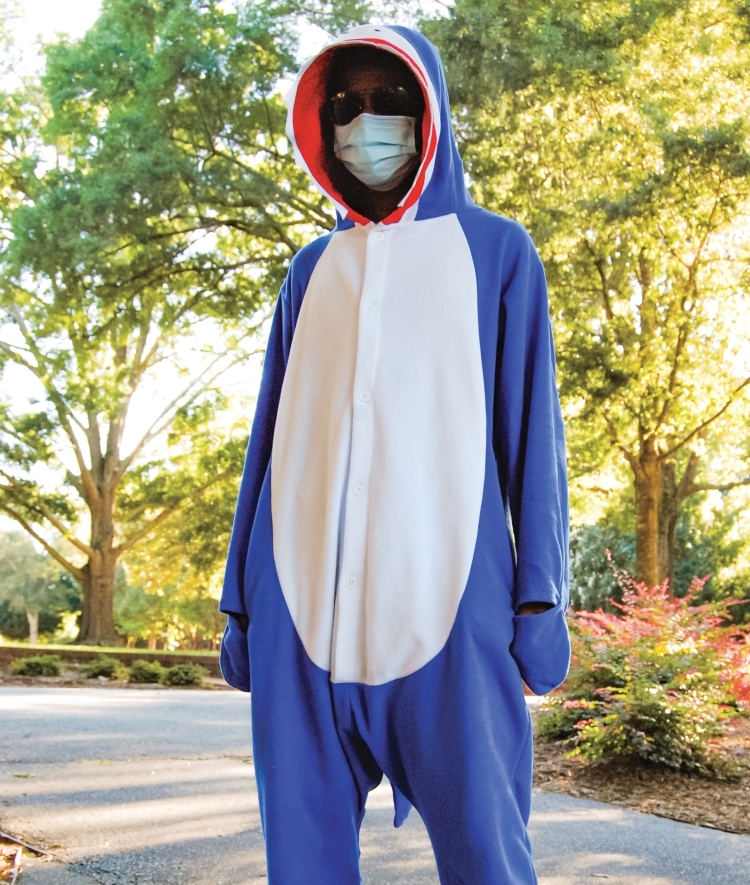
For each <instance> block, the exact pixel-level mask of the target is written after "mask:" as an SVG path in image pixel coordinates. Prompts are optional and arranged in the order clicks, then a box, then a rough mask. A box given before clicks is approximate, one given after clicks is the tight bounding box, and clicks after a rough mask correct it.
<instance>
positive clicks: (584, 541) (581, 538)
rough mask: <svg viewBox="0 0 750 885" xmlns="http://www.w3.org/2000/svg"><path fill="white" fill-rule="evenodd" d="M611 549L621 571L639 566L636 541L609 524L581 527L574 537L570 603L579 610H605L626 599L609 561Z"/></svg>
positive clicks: (571, 536)
mask: <svg viewBox="0 0 750 885" xmlns="http://www.w3.org/2000/svg"><path fill="white" fill-rule="evenodd" d="M607 550H609V551H610V553H611V555H612V559H613V560H614V562H615V563H616V565H618V566H619V567H620V568H623V569H626V570H628V571H632V570H633V567H634V566H635V538H634V537H633V535H632V534H630V533H624V532H621V531H619V530H618V529H617V528H616V527H615V526H613V525H610V524H608V523H604V524H601V523H597V524H594V525H583V526H579V527H577V528H575V529H573V531H572V532H571V535H570V604H571V606H572V607H573V608H575V609H588V610H590V611H591V610H594V609H599V608H603V609H604V610H605V611H613V610H614V607H613V606H612V605H611V604H610V600H611V599H613V600H615V601H616V602H620V601H621V600H622V592H621V589H620V586H619V584H618V583H617V580H616V578H615V576H614V575H613V574H612V569H611V568H610V567H609V565H608V563H607V560H606V559H605V556H604V554H605V551H607Z"/></svg>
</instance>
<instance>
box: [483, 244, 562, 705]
mask: <svg viewBox="0 0 750 885" xmlns="http://www.w3.org/2000/svg"><path fill="white" fill-rule="evenodd" d="M495 397H496V399H495V418H494V428H493V430H494V447H495V453H496V457H497V461H498V470H499V475H500V484H501V487H502V490H503V496H504V499H505V502H506V508H507V509H508V510H509V511H510V521H511V525H512V529H513V537H514V541H515V552H516V580H515V587H514V605H515V609H516V611H517V610H518V608H519V606H521V605H522V604H523V603H526V602H546V603H550V604H551V606H552V607H551V608H550V609H548V610H547V611H545V612H543V613H541V614H536V615H516V616H515V617H514V639H513V643H512V644H511V654H512V655H513V657H514V658H515V660H516V662H517V664H518V666H519V669H520V671H521V675H522V676H523V679H524V681H525V682H526V684H527V685H528V686H529V688H531V690H532V691H534V692H535V693H536V694H544V693H546V692H548V691H551V690H552V689H553V688H556V687H557V686H558V685H559V684H560V683H561V682H563V680H564V679H565V677H566V675H567V672H568V667H569V664H570V639H569V636H568V628H567V622H566V619H565V615H566V610H567V607H568V599H569V590H568V485H567V470H566V457H565V433H564V428H563V421H562V413H561V410H560V401H559V398H558V394H557V386H556V383H555V352H554V343H553V340H552V327H551V323H550V317H549V307H548V302H547V285H546V281H545V277H544V269H543V268H542V263H541V261H540V260H539V256H538V255H537V252H536V249H535V248H534V245H533V243H532V242H531V239H530V238H529V237H528V235H527V234H525V235H524V243H523V245H522V247H521V249H520V250H519V254H518V256H517V259H516V262H515V266H514V268H513V271H512V273H511V275H510V278H509V280H508V282H507V283H506V285H505V287H504V291H503V292H502V300H501V305H500V323H499V340H498V363H497V377H496V388H495Z"/></svg>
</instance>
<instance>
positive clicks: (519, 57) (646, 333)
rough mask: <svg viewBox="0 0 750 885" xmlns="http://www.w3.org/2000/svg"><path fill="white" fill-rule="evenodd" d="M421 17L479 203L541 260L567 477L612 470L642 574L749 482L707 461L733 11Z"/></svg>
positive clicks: (731, 414) (635, 4)
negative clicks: (695, 520) (721, 495)
mask: <svg viewBox="0 0 750 885" xmlns="http://www.w3.org/2000/svg"><path fill="white" fill-rule="evenodd" d="M424 28H425V30H426V31H427V34H428V36H431V37H432V38H433V39H434V40H436V42H437V43H438V44H439V46H440V48H441V49H442V52H443V56H444V58H445V61H446V64H447V73H448V79H449V86H450V88H451V94H452V98H453V101H454V103H455V110H456V120H457V125H458V129H459V132H460V134H461V140H462V149H463V155H464V159H465V162H466V166H467V170H468V172H469V174H470V176H471V178H472V181H473V189H474V193H475V195H476V197H477V199H478V200H479V201H480V202H481V203H483V204H485V205H487V206H488V207H489V208H492V209H495V210H497V211H500V212H503V213H505V214H508V215H511V216H513V217H516V218H517V219H518V220H520V221H521V222H523V223H524V224H526V225H527V226H528V227H529V229H530V230H531V232H532V235H533V236H534V239H535V240H536V242H537V244H538V246H539V248H540V252H541V254H542V257H543V259H544V262H545V267H546V270H547V273H548V277H549V283H550V292H551V303H552V309H553V315H554V320H555V324H556V332H557V341H558V349H559V354H560V376H561V395H562V398H563V402H564V407H565V411H566V416H567V420H568V428H569V433H568V437H569V449H570V455H571V467H572V475H573V477H574V478H576V477H579V476H582V475H585V474H587V473H591V472H592V471H594V470H596V469H599V468H601V467H602V466H604V465H605V464H606V463H607V462H608V461H609V462H610V463H615V464H617V462H618V461H619V464H621V465H624V466H625V467H626V468H627V470H628V471H629V473H630V477H631V482H632V484H633V487H634V491H635V539H636V563H637V564H636V574H637V576H638V578H639V580H642V581H644V582H645V583H646V584H647V585H649V586H655V585H657V584H659V583H661V581H662V580H663V578H665V577H672V576H673V574H674V547H675V531H676V526H677V523H678V519H679V514H680V512H681V508H682V506H683V505H684V503H685V502H686V501H687V500H688V499H689V498H690V497H691V496H693V495H695V494H696V493H698V492H700V491H705V490H707V489H712V488H720V489H724V490H728V489H731V488H733V487H735V486H737V485H738V484H746V483H748V482H750V476H749V473H750V471H749V470H748V462H747V460H746V459H739V460H738V459H734V461H733V463H728V462H730V461H732V459H731V458H724V457H722V455H723V454H725V453H726V452H727V449H728V448H731V447H732V446H734V447H735V448H737V449H741V448H742V447H743V445H744V444H745V441H746V440H747V417H748V406H747V402H748V400H747V393H748V390H749V389H750V364H749V363H748V355H747V347H746V340H747V337H748V332H750V327H749V325H748V321H749V320H750V295H749V293H748V284H749V283H750V276H749V275H748V270H747V268H748V257H750V224H749V223H748V222H749V221H750V121H749V120H748V113H747V108H748V106H749V102H750V42H748V39H747V38H748V31H747V29H746V21H745V19H743V18H742V16H741V14H740V13H738V11H737V8H736V5H735V4H734V3H733V2H731V0H685V2H675V0H619V2H615V3H609V2H604V0H585V2H583V3H578V4H574V5H571V4H569V3H565V2H563V0H559V2H558V0H556V2H544V3H542V2H532V3H526V2H524V3H521V2H514V0H510V2H508V3H503V4H496V3H494V2H491V0H458V2H457V3H456V5H455V6H454V7H452V8H451V10H450V13H449V15H448V17H447V18H445V19H442V20H439V21H432V22H427V23H425V24H424ZM707 450H712V451H716V450H718V451H719V454H720V456H719V457H718V458H714V459H708V458H706V457H705V453H706V451H707ZM723 463H724V464H726V465H727V466H722V464H723Z"/></svg>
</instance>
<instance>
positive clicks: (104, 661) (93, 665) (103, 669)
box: [81, 655, 124, 679]
mask: <svg viewBox="0 0 750 885" xmlns="http://www.w3.org/2000/svg"><path fill="white" fill-rule="evenodd" d="M81 670H82V671H83V673H84V675H85V676H86V678H87V679H96V678H97V677H99V676H106V677H107V679H115V678H117V677H118V676H120V675H121V674H122V671H123V670H124V668H123V665H122V664H121V663H120V661H118V660H117V658H110V657H107V655H99V656H98V657H96V658H94V659H93V660H91V661H87V662H86V663H85V664H84V665H83V666H82V667H81Z"/></svg>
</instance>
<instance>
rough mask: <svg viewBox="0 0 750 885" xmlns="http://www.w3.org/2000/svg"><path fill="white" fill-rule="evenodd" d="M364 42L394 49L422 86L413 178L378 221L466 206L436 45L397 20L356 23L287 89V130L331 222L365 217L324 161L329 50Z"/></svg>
mask: <svg viewBox="0 0 750 885" xmlns="http://www.w3.org/2000/svg"><path fill="white" fill-rule="evenodd" d="M354 43H366V44H368V45H371V46H376V47H377V48H379V49H383V50H386V51H388V52H393V53H394V54H395V55H397V56H398V57H399V58H401V59H402V60H403V61H404V62H406V64H407V65H408V66H409V67H410V69H411V70H412V72H413V74H414V76H415V77H416V78H417V81H418V82H419V84H420V85H421V87H422V91H423V93H424V98H425V114H424V118H423V121H422V160H421V162H420V165H419V168H418V170H417V174H416V176H415V177H414V184H413V185H412V187H411V189H410V190H409V191H408V193H407V194H406V195H405V196H404V198H403V199H402V200H401V203H400V204H399V206H398V208H397V209H396V210H395V212H393V213H391V214H390V215H389V216H388V217H387V218H385V219H383V221H382V224H397V223H399V222H401V221H414V220H416V221H420V220H422V219H426V218H436V217H437V216H440V215H449V214H450V213H453V212H460V211H462V210H464V209H468V208H470V207H471V206H472V205H473V203H472V200H471V197H470V196H469V192H468V190H467V189H466V184H465V183H464V169H463V164H462V163H461V158H460V157H459V155H458V148H457V147H456V140H455V137H454V135H453V127H452V126H451V116H450V104H449V102H448V89H447V86H446V83H445V73H444V72H443V63H442V61H441V60H440V56H439V55H438V51H437V49H435V47H434V46H433V45H432V43H430V41H429V40H427V39H426V38H425V37H423V36H422V35H421V34H420V33H419V32H418V31H414V30H412V29H411V28H404V27H400V26H387V27H386V26H384V25H360V26H359V27H356V28H352V29H351V30H349V31H346V33H344V34H342V35H341V36H340V37H339V38H338V39H336V40H335V41H334V42H333V43H331V44H329V45H328V46H326V47H325V48H324V49H323V50H321V51H320V52H319V53H318V54H317V55H316V56H314V57H313V58H311V59H310V60H309V61H307V62H306V63H305V64H304V65H303V66H302V68H301V70H300V72H299V74H298V76H297V80H296V81H295V83H294V85H293V86H292V88H291V89H290V90H289V93H288V95H287V106H288V108H289V113H288V117H287V130H286V131H287V136H288V138H289V140H290V141H291V143H292V145H293V146H294V154H295V158H296V160H297V163H298V164H299V165H300V166H301V167H302V168H303V169H304V170H305V171H306V172H307V173H308V174H309V175H310V177H311V178H312V180H313V182H314V183H315V185H316V187H317V188H318V189H319V190H320V191H322V192H323V193H324V194H325V195H326V196H327V197H329V198H330V200H331V201H332V202H333V204H334V206H335V208H336V215H337V218H336V228H337V229H343V228H347V227H352V226H353V225H354V224H369V223H370V220H369V219H367V218H364V217H363V216H362V215H359V214H358V213H357V212H355V211H354V210H353V209H351V208H350V207H349V206H347V205H346V203H345V202H344V199H343V197H342V196H341V194H339V193H338V192H337V191H336V190H335V188H334V186H333V184H332V183H331V181H330V179H329V177H328V175H327V173H326V171H325V166H324V163H323V150H324V147H323V138H322V134H321V129H320V115H321V108H322V104H323V101H324V98H325V95H324V91H325V83H326V74H327V70H328V64H329V62H330V60H331V57H330V53H331V51H332V50H334V49H337V48H339V47H341V46H348V45H351V44H354Z"/></svg>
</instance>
